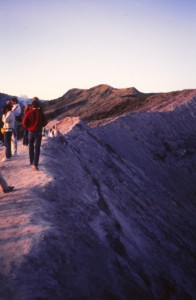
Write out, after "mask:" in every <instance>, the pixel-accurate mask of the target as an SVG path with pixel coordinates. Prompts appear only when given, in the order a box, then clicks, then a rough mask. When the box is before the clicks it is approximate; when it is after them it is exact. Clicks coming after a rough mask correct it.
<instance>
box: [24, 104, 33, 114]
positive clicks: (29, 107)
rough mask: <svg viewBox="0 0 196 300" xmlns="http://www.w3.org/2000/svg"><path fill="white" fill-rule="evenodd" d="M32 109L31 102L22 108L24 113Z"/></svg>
mask: <svg viewBox="0 0 196 300" xmlns="http://www.w3.org/2000/svg"><path fill="white" fill-rule="evenodd" d="M31 109H32V104H27V105H26V106H25V108H24V113H26V112H27V111H29V110H31Z"/></svg>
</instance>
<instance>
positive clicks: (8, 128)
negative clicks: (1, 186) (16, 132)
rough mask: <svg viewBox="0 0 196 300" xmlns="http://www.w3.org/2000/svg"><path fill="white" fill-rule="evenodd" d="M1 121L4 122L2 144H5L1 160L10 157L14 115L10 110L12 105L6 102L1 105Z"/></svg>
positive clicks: (6, 159)
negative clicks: (3, 155)
mask: <svg viewBox="0 0 196 300" xmlns="http://www.w3.org/2000/svg"><path fill="white" fill-rule="evenodd" d="M2 121H3V123H4V125H3V128H4V145H5V157H4V158H3V159H2V162H4V161H8V160H10V159H11V158H12V152H11V138H12V134H13V128H14V124H15V116H14V113H13V112H12V105H11V104H6V105H5V106H4V107H3V115H2Z"/></svg>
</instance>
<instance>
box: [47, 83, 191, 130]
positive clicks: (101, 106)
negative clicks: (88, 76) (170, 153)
mask: <svg viewBox="0 0 196 300" xmlns="http://www.w3.org/2000/svg"><path fill="white" fill-rule="evenodd" d="M193 97H196V90H184V91H176V92H170V93H156V94H155V93H154V94H153V93H148V94H145V93H141V92H139V91H138V90H137V89H135V88H127V89H115V88H113V87H110V86H108V85H99V86H96V87H93V88H91V89H88V90H81V89H72V90H70V91H68V92H67V93H66V94H65V95H64V96H62V97H60V98H58V99H56V100H52V101H48V102H46V103H44V110H45V111H46V113H47V116H48V118H49V119H50V120H51V119H54V118H57V119H58V120H62V119H64V118H65V117H67V116H79V117H80V118H81V119H83V120H84V121H85V122H87V123H88V124H89V125H91V126H97V125H102V124H105V123H107V122H109V121H111V120H113V119H115V118H117V117H119V116H121V115H124V114H126V113H129V112H135V111H146V112H147V111H172V110H174V109H175V107H177V106H180V105H182V104H183V103H187V102H189V101H191V100H192V99H193Z"/></svg>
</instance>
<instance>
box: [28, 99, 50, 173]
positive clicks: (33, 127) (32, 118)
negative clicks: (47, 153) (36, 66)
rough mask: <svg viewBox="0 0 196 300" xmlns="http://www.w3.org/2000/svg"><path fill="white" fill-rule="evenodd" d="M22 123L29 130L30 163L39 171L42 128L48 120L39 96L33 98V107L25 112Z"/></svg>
mask: <svg viewBox="0 0 196 300" xmlns="http://www.w3.org/2000/svg"><path fill="white" fill-rule="evenodd" d="M22 124H23V126H24V128H26V129H27V130H28V140H29V160H30V165H33V170H34V171H38V170H39V169H38V164H39V156H40V146H41V140H42V129H43V127H44V126H46V124H47V121H46V117H45V115H44V113H43V110H42V108H41V105H40V101H39V99H38V98H37V97H34V98H33V100H32V109H31V110H30V111H28V112H27V113H26V114H25V116H24V118H23V121H22Z"/></svg>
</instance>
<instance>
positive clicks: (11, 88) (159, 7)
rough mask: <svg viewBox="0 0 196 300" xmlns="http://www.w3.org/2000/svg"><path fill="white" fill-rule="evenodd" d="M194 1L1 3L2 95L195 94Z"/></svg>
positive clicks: (29, 0) (6, 0)
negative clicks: (99, 89)
mask: <svg viewBox="0 0 196 300" xmlns="http://www.w3.org/2000/svg"><path fill="white" fill-rule="evenodd" d="M195 29H196V1H195V0H186V1H185V0H0V41H1V42H0V93H6V94H9V95H15V96H27V97H30V98H31V97H34V96H37V97H39V98H40V99H45V100H50V99H56V98H58V97H60V96H62V95H64V94H65V93H66V92H67V91H68V90H70V89H72V88H80V89H88V88H91V87H94V86H96V85H99V84H108V85H110V86H112V87H114V88H128V87H135V88H137V89H138V90H139V91H141V92H168V91H174V90H183V89H189V88H190V89H193V88H194V89H195V88H196V80H195V78H196V74H195V71H196V33H195Z"/></svg>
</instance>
